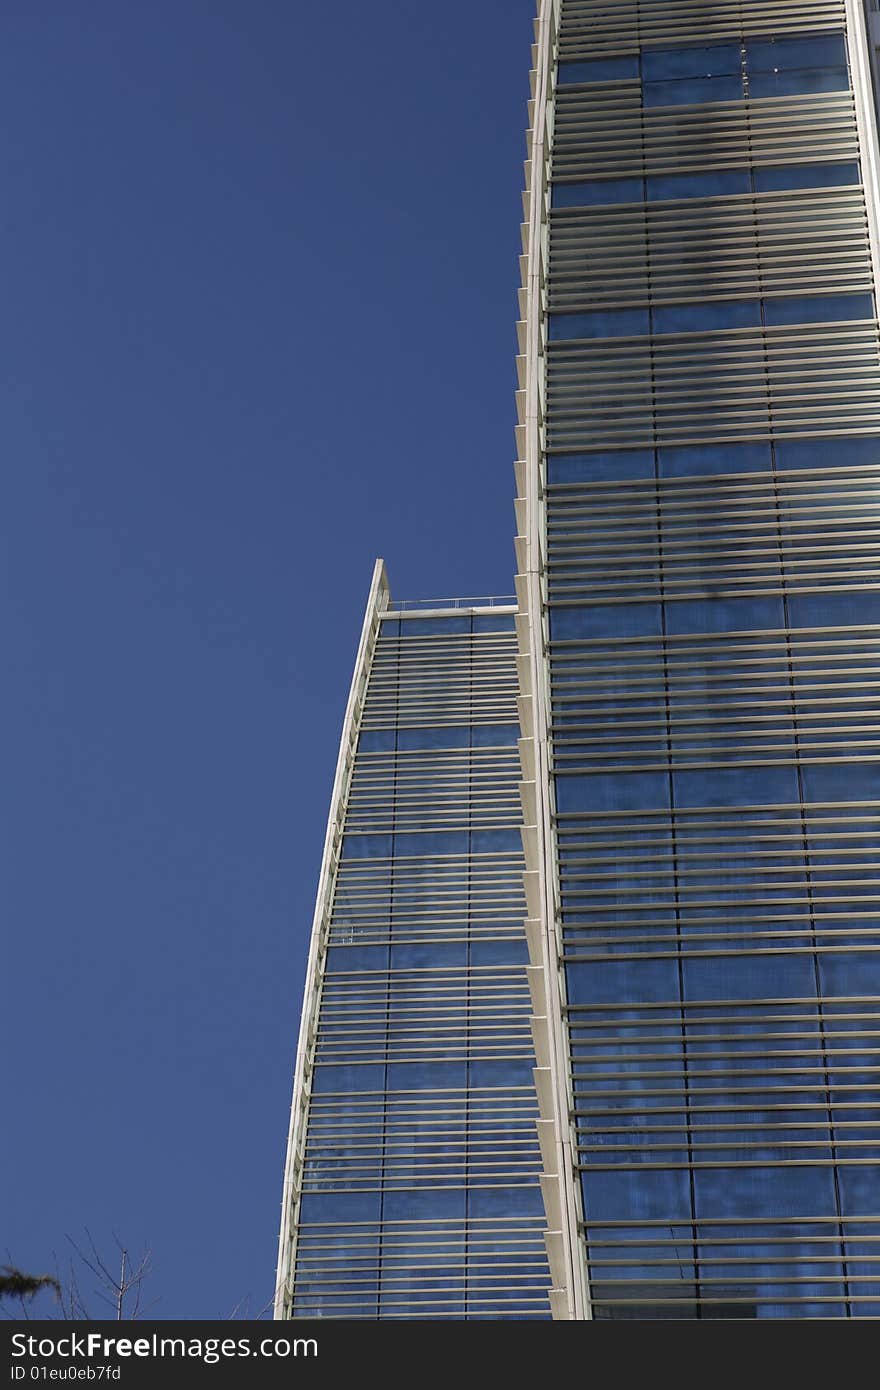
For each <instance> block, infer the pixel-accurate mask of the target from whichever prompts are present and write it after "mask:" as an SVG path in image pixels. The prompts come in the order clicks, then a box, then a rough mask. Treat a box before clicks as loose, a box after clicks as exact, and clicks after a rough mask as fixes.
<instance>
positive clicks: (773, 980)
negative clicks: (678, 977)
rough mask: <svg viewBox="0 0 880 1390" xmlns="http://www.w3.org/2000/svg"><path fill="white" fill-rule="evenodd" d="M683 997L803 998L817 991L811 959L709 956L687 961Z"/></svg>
mask: <svg viewBox="0 0 880 1390" xmlns="http://www.w3.org/2000/svg"><path fill="white" fill-rule="evenodd" d="M682 969H683V971H684V987H685V998H686V999H691V1000H694V1001H696V1000H703V1001H708V1000H711V999H802V998H804V997H807V998H810V997H811V996H813V995H814V994H815V992H816V982H815V978H814V975H813V961H812V957H810V956H808V955H788V956H783V955H778V956H774V955H772V954H770V953H769V952H766V953H764V954H761V955H738V956H718V957H709V958H707V959H705V960H699V959H697V960H686V961H685V962H684V965H683V967H682Z"/></svg>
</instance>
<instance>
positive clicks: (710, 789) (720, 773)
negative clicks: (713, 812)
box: [673, 765, 798, 807]
mask: <svg viewBox="0 0 880 1390" xmlns="http://www.w3.org/2000/svg"><path fill="white" fill-rule="evenodd" d="M673 780H674V782H675V804H676V806H678V807H682V806H694V807H697V806H767V805H775V804H776V803H778V802H783V803H785V804H792V803H794V802H797V800H798V783H797V772H796V769H795V768H794V767H786V766H784V765H783V766H779V765H770V766H768V767H706V768H695V769H693V770H692V771H681V770H679V771H677V772H675V773H674V775H673Z"/></svg>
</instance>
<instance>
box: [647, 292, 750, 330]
mask: <svg viewBox="0 0 880 1390" xmlns="http://www.w3.org/2000/svg"><path fill="white" fill-rule="evenodd" d="M760 322H761V306H760V304H759V303H758V301H757V300H719V301H718V302H717V303H708V304H668V305H664V306H660V307H658V308H656V309H654V311H653V313H652V324H653V330H654V332H655V333H705V332H707V331H708V330H710V329H726V328H754V327H756V326H757V325H759V324H760Z"/></svg>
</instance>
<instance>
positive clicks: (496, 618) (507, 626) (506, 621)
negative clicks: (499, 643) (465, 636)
mask: <svg viewBox="0 0 880 1390" xmlns="http://www.w3.org/2000/svg"><path fill="white" fill-rule="evenodd" d="M471 627H472V629H473V631H474V632H514V631H515V630H516V623H515V621H514V615H513V614H512V613H475V614H474V615H473V617H472V619H471Z"/></svg>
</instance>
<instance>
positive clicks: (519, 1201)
mask: <svg viewBox="0 0 880 1390" xmlns="http://www.w3.org/2000/svg"><path fill="white" fill-rule="evenodd" d="M543 1215H544V1202H543V1198H542V1197H541V1189H540V1187H539V1186H538V1184H537V1183H529V1185H528V1186H527V1187H474V1188H471V1191H470V1192H469V1193H468V1216H469V1218H470V1219H471V1220H472V1221H475V1220H487V1219H497V1218H498V1217H505V1216H540V1217H543Z"/></svg>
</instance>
